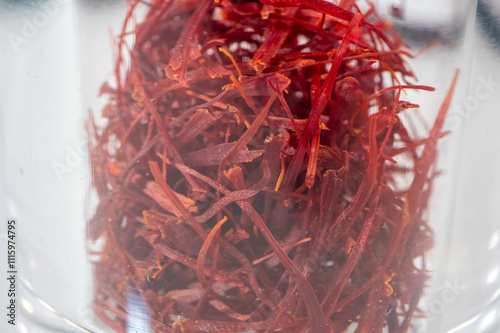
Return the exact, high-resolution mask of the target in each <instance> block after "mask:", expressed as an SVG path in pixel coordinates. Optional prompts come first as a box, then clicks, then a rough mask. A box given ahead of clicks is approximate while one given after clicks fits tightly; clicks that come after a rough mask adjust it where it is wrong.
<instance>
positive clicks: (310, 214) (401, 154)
mask: <svg viewBox="0 0 500 333" xmlns="http://www.w3.org/2000/svg"><path fill="white" fill-rule="evenodd" d="M139 7H145V8H146V14H145V16H143V18H142V19H141V20H140V22H138V23H137V22H136V21H135V18H134V15H135V14H136V11H137V9H138V8H139ZM130 36H134V38H135V42H134V44H133V46H131V45H130V44H129V43H127V42H126V39H127V38H128V37H130ZM117 46H118V48H117V49H118V52H117V53H118V57H117V61H116V68H115V76H116V82H117V83H116V86H113V87H112V86H111V85H108V84H105V85H103V87H102V89H101V94H103V95H105V96H107V97H108V100H109V102H108V104H107V105H106V107H105V108H104V110H103V117H104V118H105V119H106V120H107V125H106V126H104V127H102V128H97V127H96V126H95V125H94V122H93V121H92V119H91V121H90V122H89V126H88V127H89V128H88V130H89V132H91V136H92V138H93V141H92V143H91V146H92V147H91V148H92V149H91V151H92V154H91V155H92V156H91V160H92V167H93V175H94V180H93V181H94V188H95V190H96V192H97V194H98V197H99V204H98V207H97V212H96V214H95V216H94V217H93V218H92V219H91V221H90V222H89V231H88V234H89V237H90V240H91V241H92V242H96V241H98V242H99V244H101V246H102V248H101V249H100V251H99V252H98V253H97V254H99V260H96V261H95V262H94V274H95V281H96V282H95V299H94V310H95V313H96V314H97V316H98V317H99V318H100V319H101V320H102V321H103V322H104V323H106V324H107V325H108V326H109V327H111V328H113V329H114V330H116V331H117V332H126V331H128V329H129V328H130V327H131V326H130V325H131V323H135V325H139V326H142V327H139V328H142V329H145V328H146V327H145V326H149V327H150V328H151V329H152V330H153V331H155V332H245V331H256V332H274V331H278V330H281V331H285V332H313V333H323V332H343V331H345V330H346V329H347V328H349V327H355V329H354V331H355V332H381V331H382V330H383V329H384V328H385V329H387V330H388V332H407V331H408V330H409V328H410V327H411V320H412V318H413V317H414V316H422V315H424V314H423V313H422V312H421V311H420V310H419V309H418V307H417V306H418V302H419V300H420V298H421V296H422V293H423V289H424V285H425V282H426V279H427V278H428V274H427V272H426V271H425V255H426V252H427V251H428V249H429V248H430V247H431V246H432V241H433V237H432V232H431V229H430V227H429V225H428V223H427V220H426V218H425V216H426V214H427V209H428V201H429V196H430V193H431V190H432V179H433V177H435V176H436V174H437V171H436V170H435V159H436V153H437V152H436V143H437V141H438V139H439V138H440V137H442V136H443V133H442V126H443V122H444V119H445V117H446V113H447V110H448V107H449V103H450V100H451V95H452V92H453V87H454V85H455V82H456V79H457V75H455V78H454V80H453V83H452V87H451V89H450V91H449V93H448V95H447V96H446V98H445V101H444V103H443V105H442V106H441V109H440V111H439V114H438V117H437V119H436V121H435V123H434V125H433V126H432V128H431V130H430V133H429V134H428V136H427V137H425V138H422V137H416V136H415V135H413V134H412V132H411V131H410V130H409V129H408V128H406V127H405V126H404V125H403V123H402V122H401V121H400V114H401V113H403V112H404V113H405V114H406V115H407V116H408V117H412V115H416V114H417V113H418V112H419V111H418V105H416V104H412V103H410V102H407V101H404V100H401V97H402V96H404V93H405V91H407V90H410V89H418V90H426V91H432V90H433V88H431V87H428V86H421V85H415V84H412V83H411V82H412V81H415V78H414V75H413V73H412V71H411V69H410V67H409V65H408V64H407V62H406V60H405V59H406V58H410V57H411V54H410V53H409V50H408V48H407V47H406V46H405V44H404V43H403V41H402V40H401V39H400V37H399V36H398V35H397V34H396V33H395V32H394V31H392V30H391V28H390V24H389V23H387V22H384V21H383V20H381V19H380V17H379V16H378V15H377V13H376V11H375V9H374V8H373V7H370V6H368V9H367V10H366V11H364V12H361V10H360V9H359V7H358V2H357V1H352V0H351V1H349V0H344V1H339V2H338V4H337V5H335V4H332V3H329V2H326V1H322V0H262V1H261V2H259V1H251V0H250V1H230V0H220V1H212V0H196V1H194V0H182V1H180V0H168V1H164V0H152V1H151V2H149V3H146V2H134V3H129V12H128V14H127V16H126V19H125V22H124V24H123V30H122V31H121V33H120V34H119V37H118V44H117ZM396 160H405V161H406V163H404V164H401V163H399V164H398V163H397V162H396ZM403 180H406V183H403ZM417 261H420V262H421V263H420V265H418V266H416V262H417ZM138 320H139V324H137V323H138Z"/></svg>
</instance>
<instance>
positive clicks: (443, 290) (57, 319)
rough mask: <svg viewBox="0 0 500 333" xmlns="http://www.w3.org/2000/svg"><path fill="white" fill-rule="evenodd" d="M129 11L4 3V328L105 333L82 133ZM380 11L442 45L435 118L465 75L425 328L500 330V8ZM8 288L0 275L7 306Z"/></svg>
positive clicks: (425, 62) (441, 201)
mask: <svg viewBox="0 0 500 333" xmlns="http://www.w3.org/2000/svg"><path fill="white" fill-rule="evenodd" d="M124 3H125V1H121V0H114V1H93V0H92V1H91V0H87V1H71V0H47V1H37V0H32V1H15V0H0V219H1V221H2V222H1V223H0V247H1V248H0V274H4V272H6V271H7V269H6V267H5V264H6V235H5V232H6V230H7V229H6V221H7V219H8V218H15V219H17V221H18V226H19V227H18V229H17V233H18V238H17V241H18V245H19V247H18V251H17V255H18V257H17V261H18V266H19V272H20V275H18V281H17V283H18V284H17V290H18V291H20V292H21V293H20V294H19V293H18V295H17V305H18V308H17V320H18V325H16V327H15V329H13V327H11V326H10V325H7V323H6V319H5V315H4V314H3V313H1V312H0V316H1V317H0V318H3V319H2V320H1V321H0V331H1V332H6V333H9V332H23V333H24V332H36V333H38V332H40V333H43V332H91V331H95V332H101V329H102V328H100V327H99V325H98V324H89V323H90V322H92V321H93V315H92V311H91V309H90V307H89V304H91V300H92V299H91V297H92V284H91V282H92V278H91V271H90V266H89V265H88V258H87V252H86V246H85V244H86V241H85V224H86V221H87V219H88V218H89V217H90V216H92V214H93V198H92V191H91V189H90V188H89V184H90V174H89V172H88V157H87V152H86V145H85V144H86V136H85V131H84V130H83V124H84V121H85V119H86V118H87V116H88V114H87V111H88V109H89V108H92V109H93V110H94V111H96V113H98V112H99V111H100V107H101V106H102V104H103V101H102V100H100V99H98V98H97V91H98V89H99V87H100V85H101V84H102V82H103V81H104V80H106V79H108V78H109V77H110V76H111V75H110V74H111V73H110V69H111V68H112V63H113V55H112V47H111V37H110V36H112V35H114V34H116V33H117V32H118V29H120V26H121V22H122V20H123V17H124V13H125V11H126V6H125V4H124ZM375 3H376V4H377V5H378V8H379V10H380V12H381V14H382V15H385V16H387V17H388V18H390V19H391V20H392V21H393V22H394V26H395V27H396V29H399V30H400V31H401V33H402V34H403V35H404V36H405V40H407V42H408V43H409V44H410V45H411V46H412V47H413V48H414V49H415V50H421V49H422V48H424V47H425V46H426V45H429V44H430V43H433V42H440V43H441V47H440V48H436V49H433V50H430V51H429V52H427V53H426V54H424V55H423V56H422V57H419V58H417V59H416V61H415V64H414V67H415V72H416V73H417V75H419V77H420V78H421V81H420V83H422V84H429V85H434V86H436V88H437V94H436V95H435V96H434V97H433V96H427V95H425V98H426V99H425V100H423V101H422V102H421V100H418V103H419V104H421V106H422V109H423V110H424V109H429V110H431V109H432V110H431V111H429V112H430V113H429V114H428V115H427V116H428V117H429V118H432V115H433V114H435V112H437V110H436V105H439V104H440V102H441V100H442V96H443V95H444V93H445V92H446V89H447V87H448V86H449V84H450V81H451V73H452V70H453V69H454V68H455V67H460V68H461V70H462V74H461V75H462V76H461V77H462V80H463V81H462V82H461V84H460V88H459V89H458V91H457V96H456V97H455V99H454V104H453V105H452V108H451V110H450V114H449V118H448V120H447V123H446V127H447V129H449V130H451V131H452V134H451V135H450V136H449V137H447V138H445V140H444V142H443V147H444V148H443V151H442V152H441V157H440V158H441V159H442V161H443V163H444V164H443V169H444V170H445V171H446V172H448V175H447V177H446V178H443V181H442V183H440V180H438V182H437V183H436V193H435V195H434V197H433V205H434V206H435V207H437V208H441V209H436V211H437V212H438V213H436V214H435V215H434V216H431V217H432V218H431V219H432V221H433V225H434V231H435V234H436V248H435V249H434V250H433V252H432V254H431V256H433V258H437V259H436V260H435V262H434V263H431V265H432V267H431V269H432V270H435V271H436V272H438V273H436V274H434V275H433V279H432V280H431V281H429V288H428V290H429V292H428V294H427V295H426V298H425V299H424V300H423V302H422V307H423V308H424V310H425V311H426V313H427V314H428V316H427V317H426V318H417V319H416V321H415V327H416V329H417V331H418V332H432V333H444V332H457V333H458V332H460V333H471V332H477V333H496V332H500V208H499V207H500V204H499V203H500V174H499V171H500V128H499V126H500V125H499V124H500V1H498V0H480V1H479V3H478V5H477V8H476V6H475V3H474V2H472V1H452V0H439V1H436V0H432V1H431V0H420V1H416V0H377V1H375ZM472 21H475V23H474V24H471V25H470V26H468V25H467V22H472ZM110 29H111V30H110ZM419 73H422V74H419ZM429 81H432V82H429ZM411 97H412V98H411V99H410V98H409V100H416V98H419V96H415V98H413V96H411ZM4 221H5V222H4ZM431 259H432V258H431ZM431 262H432V260H431ZM6 282H7V281H6V279H5V278H4V277H3V275H0V307H1V308H4V305H3V304H7V303H6V302H7V295H6V290H7V284H6ZM76 286H78V287H76ZM104 331H105V330H102V332H104Z"/></svg>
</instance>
